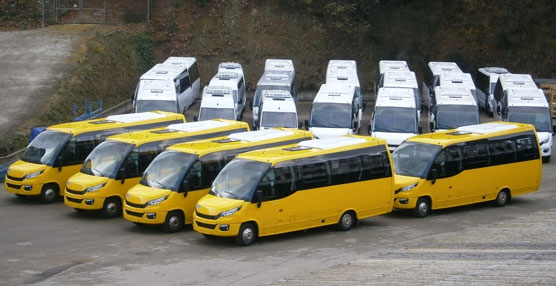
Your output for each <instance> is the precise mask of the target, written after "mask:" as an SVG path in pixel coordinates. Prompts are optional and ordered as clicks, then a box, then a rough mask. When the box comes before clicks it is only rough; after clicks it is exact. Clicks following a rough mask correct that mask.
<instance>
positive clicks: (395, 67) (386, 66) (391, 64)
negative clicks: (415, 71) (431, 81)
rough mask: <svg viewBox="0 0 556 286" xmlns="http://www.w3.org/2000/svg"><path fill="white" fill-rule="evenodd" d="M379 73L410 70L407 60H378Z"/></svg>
mask: <svg viewBox="0 0 556 286" xmlns="http://www.w3.org/2000/svg"><path fill="white" fill-rule="evenodd" d="M378 70H379V73H381V74H383V73H385V72H388V71H409V67H408V66H407V62H406V61H392V60H381V61H379V62H378Z"/></svg>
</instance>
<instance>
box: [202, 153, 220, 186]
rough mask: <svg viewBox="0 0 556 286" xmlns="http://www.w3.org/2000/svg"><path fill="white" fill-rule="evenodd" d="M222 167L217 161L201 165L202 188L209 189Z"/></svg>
mask: <svg viewBox="0 0 556 286" xmlns="http://www.w3.org/2000/svg"><path fill="white" fill-rule="evenodd" d="M222 165H223V164H220V161H219V160H211V161H206V162H202V164H201V180H202V184H201V187H202V188H209V187H210V186H211V185H212V181H214V179H215V178H216V176H217V175H218V173H220V170H222Z"/></svg>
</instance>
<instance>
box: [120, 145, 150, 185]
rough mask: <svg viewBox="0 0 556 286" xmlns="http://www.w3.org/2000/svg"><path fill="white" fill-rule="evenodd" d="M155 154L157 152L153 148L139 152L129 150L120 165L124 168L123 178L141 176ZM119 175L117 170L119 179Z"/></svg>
mask: <svg viewBox="0 0 556 286" xmlns="http://www.w3.org/2000/svg"><path fill="white" fill-rule="evenodd" d="M156 155H157V152H156V151H154V150H151V151H145V152H141V153H139V152H137V151H133V152H131V153H130V154H129V156H128V157H127V159H126V160H125V162H124V163H123V165H122V167H123V168H124V178H126V179H127V178H137V177H141V176H142V175H143V172H144V171H145V169H147V166H148V165H149V164H150V163H151V162H152V160H153V159H154V157H156ZM119 175H120V172H119V170H118V176H117V177H118V178H119V179H121V177H120V176H119Z"/></svg>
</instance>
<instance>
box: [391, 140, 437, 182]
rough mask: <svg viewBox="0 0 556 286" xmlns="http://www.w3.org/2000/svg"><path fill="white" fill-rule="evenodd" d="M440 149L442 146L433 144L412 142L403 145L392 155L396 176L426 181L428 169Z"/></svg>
mask: <svg viewBox="0 0 556 286" xmlns="http://www.w3.org/2000/svg"><path fill="white" fill-rule="evenodd" d="M440 149H441V147H440V146H437V145H431V144H424V143H416V142H411V141H406V142H404V143H402V144H401V145H400V146H399V147H398V148H396V150H395V151H394V152H393V153H392V161H393V162H394V170H395V171H396V174H398V175H403V176H411V177H419V178H423V179H425V178H426V174H427V170H428V167H429V165H430V163H431V162H432V160H433V159H434V158H435V157H436V154H437V153H438V152H440Z"/></svg>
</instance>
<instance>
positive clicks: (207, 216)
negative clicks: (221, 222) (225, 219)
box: [195, 211, 219, 220]
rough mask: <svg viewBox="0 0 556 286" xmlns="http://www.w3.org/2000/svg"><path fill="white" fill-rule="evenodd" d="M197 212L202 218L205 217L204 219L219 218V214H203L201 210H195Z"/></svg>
mask: <svg viewBox="0 0 556 286" xmlns="http://www.w3.org/2000/svg"><path fill="white" fill-rule="evenodd" d="M195 214H196V215H197V216H198V217H201V218H204V219H211V220H216V219H218V217H219V216H218V215H206V214H202V213H200V212H198V211H195Z"/></svg>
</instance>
